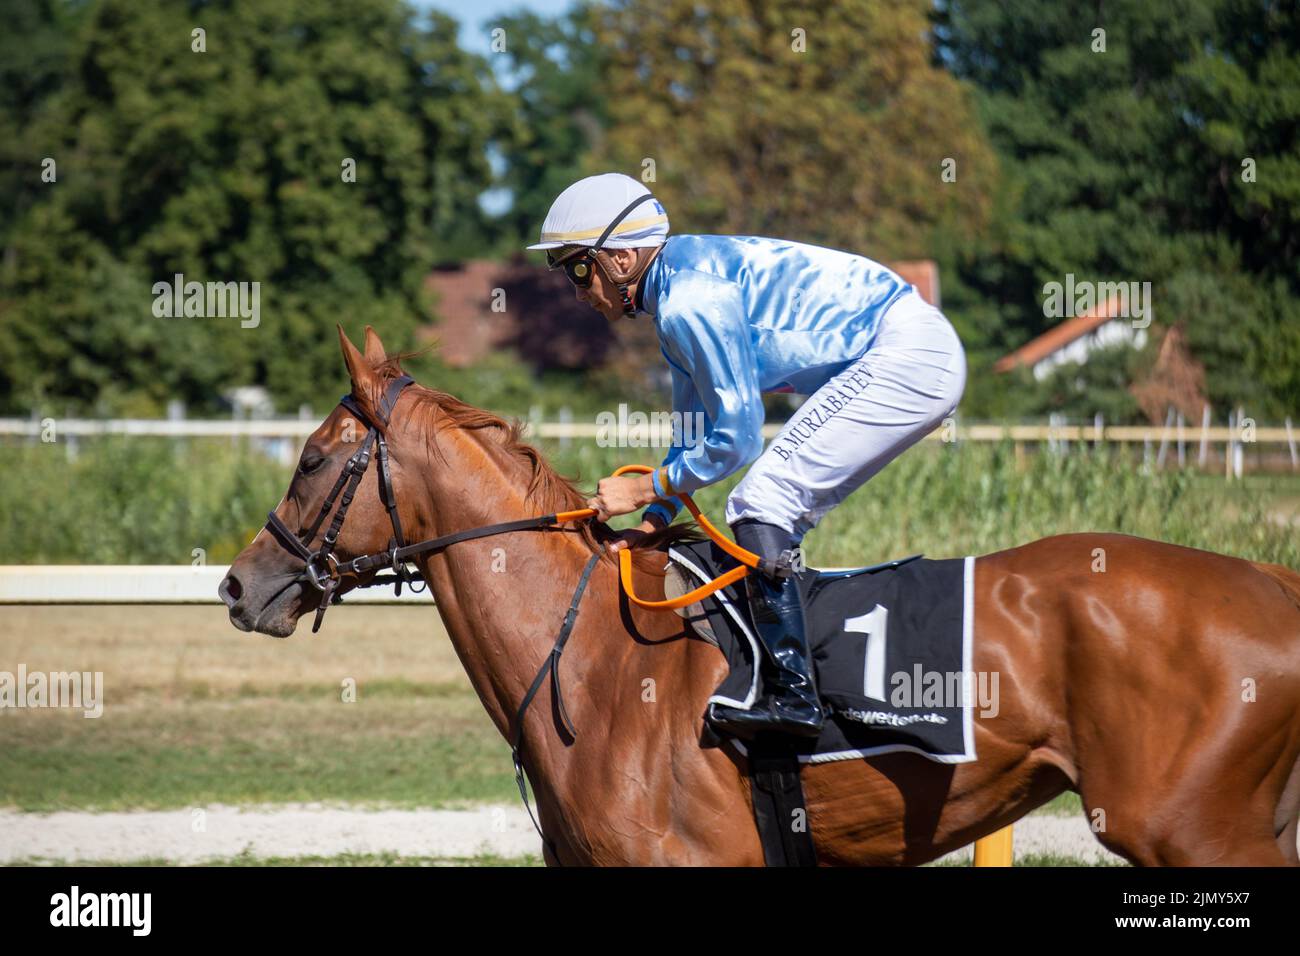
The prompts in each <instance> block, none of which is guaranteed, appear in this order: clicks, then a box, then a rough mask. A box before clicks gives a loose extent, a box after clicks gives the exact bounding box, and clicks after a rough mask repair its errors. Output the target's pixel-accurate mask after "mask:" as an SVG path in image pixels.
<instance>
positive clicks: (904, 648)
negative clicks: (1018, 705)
mask: <svg viewBox="0 0 1300 956" xmlns="http://www.w3.org/2000/svg"><path fill="white" fill-rule="evenodd" d="M669 559H670V561H671V562H672V563H673V564H675V565H676V566H677V567H678V568H679V569H680V570H681V571H682V572H683V573H684V575H685V578H686V584H687V585H688V586H689V587H695V586H696V585H698V584H702V583H704V582H705V581H708V580H711V579H713V578H715V577H717V576H718V575H720V574H722V573H723V572H725V571H727V570H729V569H730V568H733V567H735V565H736V561H735V560H734V559H733V558H732V557H731V556H730V555H728V554H726V553H725V552H723V551H722V550H721V549H719V548H718V547H717V546H716V545H714V544H713V543H712V542H711V541H702V542H698V543H692V544H684V545H676V546H674V547H673V548H672V549H671V550H670V551H669ZM973 561H974V559H973V558H954V559H950V560H942V561H930V560H925V559H923V558H920V557H919V556H918V557H915V558H907V559H903V560H900V561H891V562H888V563H886V564H882V565H876V566H874V567H870V568H860V569H857V570H854V571H841V572H823V571H816V570H813V569H809V570H806V571H803V572H801V573H799V574H798V581H799V588H800V591H801V593H802V594H803V596H804V606H805V609H806V624H807V630H808V640H809V644H810V646H811V649H812V655H813V662H814V667H815V672H816V677H817V686H818V690H819V692H820V694H821V698H822V701H823V703H824V704H825V705H826V707H827V713H828V720H827V721H826V727H825V729H824V730H823V731H822V734H821V736H820V737H819V738H818V739H817V740H816V741H812V740H804V741H799V742H798V743H797V747H798V749H799V751H800V757H799V759H800V760H802V761H805V762H807V761H813V762H821V761H825V760H848V759H853V758H856V757H865V756H872V755H875V754H880V753H888V752H891V751H899V750H902V751H913V752H916V753H919V754H921V755H922V756H925V757H928V758H929V759H931V760H936V761H939V762H942V763H963V762H966V761H969V760H974V759H975V747H974V739H973V731H972V727H971V723H972V713H971V712H972V705H973V704H974V703H975V702H976V700H977V696H976V690H977V687H976V681H975V680H974V675H973V674H972V673H970V660H971V620H970V619H971V616H972V615H971V614H970V613H969V610H968V604H967V595H966V590H967V587H968V586H969V581H970V575H971V574H972V570H971V565H972V563H973ZM694 610H695V612H696V616H697V620H696V623H697V624H702V623H705V622H701V621H699V620H698V615H699V614H702V615H703V616H704V617H705V618H706V619H707V625H708V629H709V630H711V631H712V634H713V635H714V637H715V638H716V640H717V643H718V647H719V649H720V650H721V651H722V653H723V655H724V656H725V657H726V659H727V662H728V663H729V664H730V672H729V673H728V675H727V677H726V679H725V680H724V681H723V682H722V683H721V684H720V685H719V686H718V689H717V690H716V691H715V693H714V695H713V696H712V697H710V698H709V706H710V707H712V706H713V705H714V704H715V703H716V704H726V705H728V706H736V707H741V708H743V709H748V708H749V707H750V706H752V705H753V703H754V702H755V701H756V700H758V698H759V696H760V695H761V694H762V690H763V686H762V681H763V673H764V672H765V671H766V670H767V668H766V667H759V666H756V655H760V654H761V653H762V651H761V650H760V646H759V644H758V642H757V639H756V637H755V636H754V633H753V622H752V620H751V618H750V613H749V602H748V600H747V599H746V597H745V586H744V582H743V581H741V582H739V583H738V584H733V585H731V586H729V587H727V588H723V589H722V590H720V591H718V592H716V593H715V594H713V595H711V596H710V597H707V598H705V599H704V600H703V602H701V604H700V605H696V606H694Z"/></svg>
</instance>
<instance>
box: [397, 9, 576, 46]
mask: <svg viewBox="0 0 1300 956" xmlns="http://www.w3.org/2000/svg"><path fill="white" fill-rule="evenodd" d="M409 2H410V3H411V5H412V6H414V7H415V8H416V9H417V10H430V9H432V10H441V11H442V12H443V13H448V14H450V15H451V16H453V17H455V18H456V20H457V22H459V23H460V45H461V46H462V47H464V48H465V49H466V50H471V51H473V52H475V53H487V52H488V42H489V39H490V38H489V37H488V34H487V31H486V30H485V29H483V24H484V23H485V22H487V21H488V20H491V19H492V18H494V17H496V16H498V15H500V14H502V13H511V12H513V11H515V10H521V9H522V10H531V11H533V12H534V13H536V14H539V15H541V16H554V15H555V14H557V13H561V12H563V11H564V10H567V9H568V8H569V6H570V4H571V2H572V0H409Z"/></svg>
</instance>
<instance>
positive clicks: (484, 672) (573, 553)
mask: <svg viewBox="0 0 1300 956" xmlns="http://www.w3.org/2000/svg"><path fill="white" fill-rule="evenodd" d="M491 440H492V439H490V438H487V439H485V440H484V443H483V444H480V442H479V441H478V440H472V439H469V438H467V437H465V436H462V435H453V434H451V433H444V436H443V438H442V439H441V441H443V442H444V443H445V444H444V446H443V447H444V449H446V455H447V458H448V461H447V463H446V465H445V466H444V465H442V463H441V462H439V467H437V468H436V469H433V471H432V472H431V473H426V480H427V481H428V484H429V487H428V491H427V495H426V501H427V502H428V508H427V509H422V511H423V513H422V514H421V515H420V520H421V523H422V524H424V525H426V527H424V528H421V529H420V537H422V538H428V537H435V536H438V535H444V534H449V533H452V532H455V531H461V530H464V529H467V528H474V527H479V526H482V525H489V524H496V523H498V522H503V521H513V520H516V519H519V518H526V517H532V516H533V515H534V514H540V513H544V512H545V511H547V510H554V509H544V508H539V507H537V506H535V505H531V504H530V503H529V502H527V501H526V500H525V498H524V489H525V488H526V486H527V476H526V475H525V474H524V466H523V465H522V463H520V462H517V461H515V460H514V459H513V456H510V455H508V454H505V453H504V452H503V451H501V450H500V449H494V448H491V447H490V446H488V445H487V444H486V442H488V441H491ZM453 443H454V444H455V446H456V447H455V449H454V450H453V449H450V448H447V446H448V445H452V444H453ZM577 540H578V539H577V536H576V534H575V533H573V532H572V531H536V530H534V531H519V532H513V533H510V534H505V535H499V536H497V535H493V536H489V537H485V538H480V539H477V540H473V541H466V542H462V543H460V544H455V545H452V546H451V547H450V548H448V549H447V550H446V551H445V552H442V553H439V554H434V555H430V556H427V557H426V558H425V559H424V560H423V561H422V562H421V566H420V569H421V571H422V572H423V574H424V577H425V580H426V581H428V582H429V587H430V589H431V590H432V592H433V595H434V599H435V601H436V602H437V605H438V610H439V613H440V614H441V616H442V620H443V623H444V624H445V625H446V628H447V633H448V635H449V636H450V638H451V642H452V646H453V647H454V648H455V649H456V654H457V656H459V657H460V660H461V663H462V664H463V665H464V667H465V671H466V673H467V674H468V675H469V679H470V682H471V684H473V686H474V690H475V691H476V692H477V693H478V695H479V697H480V699H481V700H482V701H483V705H484V707H486V708H487V712H488V715H489V716H490V717H491V718H492V721H493V723H495V724H496V725H497V729H498V730H500V731H501V733H502V734H503V735H507V736H508V735H509V732H510V729H511V727H512V726H513V722H514V718H515V712H516V710H517V709H518V707H519V704H520V702H521V701H522V700H523V697H524V694H525V693H526V692H527V689H528V686H529V685H530V684H531V683H532V680H533V678H534V676H535V675H536V673H537V670H538V668H539V667H540V666H541V664H542V662H543V661H544V660H545V659H546V655H547V654H548V653H549V652H550V649H551V646H552V644H553V642H554V640H555V637H556V635H557V634H558V632H559V629H560V626H561V624H562V622H563V619H564V615H565V612H566V611H567V609H568V605H569V601H570V600H571V599H572V597H573V591H574V589H575V587H576V586H577V583H578V578H579V576H580V575H581V571H582V566H583V563H584V562H585V561H586V560H587V559H588V558H589V557H590V552H589V551H588V550H587V549H586V548H585V547H580V546H579V545H578V544H577V543H576V542H577Z"/></svg>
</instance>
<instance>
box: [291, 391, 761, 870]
mask: <svg viewBox="0 0 1300 956" xmlns="http://www.w3.org/2000/svg"><path fill="white" fill-rule="evenodd" d="M414 381H415V380H414V379H413V378H411V377H410V376H409V375H402V376H400V377H398V378H395V379H393V381H392V382H390V383H389V385H388V388H387V389H386V390H385V391H384V396H383V398H382V399H381V400H380V402H379V408H378V412H379V417H380V419H381V423H380V424H376V423H375V422H374V421H372V420H371V419H370V417H369V416H367V415H366V414H365V412H363V411H362V410H361V406H360V405H358V404H357V402H356V400H355V399H353V397H352V396H351V395H345V396H343V398H341V399H339V402H340V404H342V405H343V406H344V407H345V408H347V409H348V411H350V412H351V413H352V414H353V415H355V416H356V417H357V419H358V420H359V421H361V422H362V423H363V424H365V426H366V435H365V438H363V439H362V440H361V446H360V447H359V448H358V449H357V450H356V452H355V453H354V454H353V455H352V456H351V457H350V458H349V459H348V460H347V463H346V464H345V465H344V466H343V471H342V472H341V473H340V474H339V477H338V479H337V480H336V481H335V482H334V487H333V488H331V489H330V493H329V494H328V495H326V496H325V501H324V502H323V503H322V504H321V507H320V511H319V512H318V513H317V515H316V520H315V521H313V522H312V524H311V527H310V528H308V529H307V530H306V531H305V532H303V533H302V534H301V535H298V534H294V533H293V531H292V530H290V528H289V526H288V525H286V524H285V523H284V521H283V520H281V518H280V516H279V515H277V514H276V513H275V512H274V511H272V512H270V513H269V514H268V515H267V518H266V528H267V529H268V530H269V531H270V532H271V534H272V536H273V537H274V538H275V539H276V541H278V542H279V543H280V545H281V547H283V548H284V549H285V550H287V551H289V552H290V553H292V554H294V555H295V556H297V557H299V558H301V559H302V562H303V567H302V570H301V571H300V572H299V573H298V577H297V579H296V580H297V581H300V582H303V583H306V584H308V585H310V586H311V587H313V588H315V589H316V590H317V591H319V592H320V603H319V604H318V605H317V607H316V619H315V622H314V623H313V624H312V629H311V630H312V633H313V634H315V633H316V632H317V631H319V630H320V627H321V623H322V622H323V620H324V618H325V612H326V611H327V610H329V608H330V606H331V605H333V604H339V603H341V601H342V595H340V594H339V587H340V585H341V584H342V583H343V579H344V578H356V579H358V580H357V581H356V583H355V584H354V587H358V588H369V587H383V586H387V585H389V584H392V585H393V586H394V588H395V593H396V594H398V595H400V594H401V593H402V585H403V584H409V585H410V586H411V589H412V591H413V592H414V591H415V584H416V582H417V581H419V580H420V576H419V574H418V573H417V572H416V571H415V570H414V569H413V568H411V567H409V566H408V564H407V562H408V561H410V559H411V558H413V557H415V556H416V555H419V554H428V553H431V552H434V551H441V550H443V549H445V548H448V547H450V546H451V545H453V544H459V543H460V542H462V541H473V540H475V539H477V538H487V537H490V536H492V535H498V534H509V533H511V532H514V531H533V530H538V529H543V528H551V527H555V526H557V525H561V524H565V523H566V522H569V521H585V520H588V519H590V518H593V517H595V515H596V512H595V510H594V509H592V508H580V509H578V510H575V511H559V512H554V513H552V514H545V515H537V516H536V517H532V518H521V519H519V520H517V521H502V522H499V523H497V524H489V525H481V526H480V527H477V528H467V529H465V530H463V531H456V532H453V533H452V534H445V535H442V536H441V537H438V538H429V539H428V540H426V541H417V542H415V543H413V544H407V543H406V540H405V536H404V535H403V533H402V522H401V519H400V518H399V517H398V513H397V496H396V494H395V492H394V490H393V478H392V473H391V470H390V467H389V460H388V443H387V441H386V440H385V438H384V434H383V428H382V427H381V425H382V426H387V425H388V424H389V422H390V420H391V418H392V414H393V408H394V407H395V406H396V405H397V400H398V398H399V397H400V396H401V394H402V391H403V390H404V389H405V388H406V387H407V386H408V385H411V384H413V383H414ZM372 448H374V449H375V454H374V458H375V460H376V461H377V462H378V466H379V497H380V499H381V500H382V501H383V503H384V507H385V509H386V510H387V511H388V520H389V523H390V524H391V525H392V528H393V536H392V537H391V538H389V539H388V550H386V551H376V552H373V553H371V554H363V555H359V556H358V557H355V558H353V559H352V560H350V561H339V560H338V557H337V555H335V553H334V549H335V546H336V545H337V544H338V538H339V533H340V532H341V531H342V530H343V522H344V521H345V520H346V519H347V514H348V508H349V507H351V505H352V499H353V497H354V496H355V495H356V492H357V488H358V487H360V485H361V480H362V478H364V477H365V474H366V471H367V469H369V467H370V461H371V449H372ZM653 470H654V469H652V468H650V467H649V466H647V465H624V466H623V467H621V468H619V469H618V470H617V471H615V472H614V474H615V476H618V475H624V474H629V473H638V474H646V473H649V472H651V471H653ZM340 495H341V497H340ZM678 497H679V498H680V499H681V500H682V502H683V503H684V504H685V505H686V507H687V509H688V510H689V511H690V513H691V515H692V516H693V517H694V518H695V520H696V522H697V523H698V524H699V525H700V527H701V528H703V529H704V532H705V534H707V535H708V536H709V537H710V538H711V539H712V540H713V541H714V543H716V544H717V545H718V547H720V548H721V549H722V550H723V551H725V552H727V553H728V554H730V555H731V556H732V557H734V558H735V559H736V560H737V561H739V562H740V564H739V565H738V566H737V567H735V568H732V569H731V570H730V571H728V572H726V573H725V574H723V575H721V576H720V577H718V578H715V579H714V580H712V581H710V582H708V583H707V584H703V585H701V586H700V587H697V588H695V589H694V590H692V591H690V592H688V593H686V594H683V595H681V596H680V597H676V598H671V599H668V600H664V601H650V600H645V599H643V598H640V597H637V595H636V594H635V592H634V591H633V589H632V549H631V548H624V549H622V550H621V551H620V552H619V556H618V563H619V580H620V582H621V584H622V587H623V591H624V593H625V594H626V595H627V597H628V600H629V601H631V602H632V603H633V604H636V605H638V606H639V607H643V608H647V609H649V610H654V611H666V610H672V609H674V608H680V607H685V606H687V605H689V604H693V603H695V602H696V601H699V600H701V599H703V598H705V597H707V596H708V595H710V594H712V593H714V592H715V591H718V590H720V589H721V588H724V587H726V586H727V585H729V584H731V583H732V582H734V581H739V580H740V579H741V578H743V577H744V576H745V575H747V574H748V573H749V572H750V570H751V569H755V568H757V569H760V570H767V561H766V560H765V559H763V558H760V557H759V556H758V555H756V554H754V553H752V552H750V551H747V550H745V549H744V548H742V547H740V546H739V545H737V544H736V543H735V542H734V541H732V540H731V539H729V538H727V537H726V536H725V535H724V534H722V532H720V531H719V530H718V529H717V528H716V527H714V525H713V523H712V522H711V521H709V519H708V518H706V517H705V516H704V515H703V514H702V513H701V512H700V509H699V508H697V507H696V505H695V502H694V501H692V500H691V496H690V495H688V494H685V493H683V494H680V495H678ZM335 502H337V503H338V509H337V510H335ZM331 511H333V512H334V518H333V520H332V521H331V522H330V524H329V528H328V529H327V530H326V532H325V535H324V537H323V538H322V539H321V543H320V546H319V547H317V548H316V549H315V550H314V551H313V550H312V548H311V542H312V541H313V540H315V538H316V535H317V533H318V532H319V531H320V527H321V525H322V524H323V523H324V522H325V519H326V518H327V517H329V514H330V512H331ZM599 560H600V555H599V554H593V555H592V556H591V559H590V560H589V561H588V562H587V565H586V567H585V568H584V569H583V571H582V576H581V577H580V578H579V580H578V587H577V589H576V590H575V591H574V594H573V599H572V600H571V601H570V602H569V610H568V613H567V614H565V616H564V622H563V624H562V625H561V626H560V632H559V635H558V636H557V637H556V639H555V644H554V645H553V646H552V648H551V652H550V653H549V654H548V655H547V656H546V659H545V660H544V661H543V662H542V665H541V667H540V669H539V670H538V672H537V676H536V677H535V678H533V683H532V685H531V686H530V687H529V688H528V692H527V693H526V694H525V695H524V699H523V702H522V703H521V704H520V705H519V711H518V713H517V714H516V715H515V725H514V732H513V734H512V736H511V740H510V753H511V758H512V760H513V761H514V767H515V782H516V783H517V784H518V786H519V795H520V797H521V798H522V799H523V802H524V808H525V809H526V810H527V811H528V818H529V819H530V820H531V821H532V823H533V827H534V828H535V829H536V830H537V835H538V836H539V837H541V838H542V842H543V844H544V845H545V846H546V847H547V848H548V849H550V851H551V855H552V857H554V859H555V861H556V862H557V863H558V862H559V855H558V854H557V853H556V849H555V844H554V843H552V842H551V841H550V840H549V839H547V837H546V835H545V834H544V833H542V827H541V824H540V823H539V822H538V820H537V817H536V816H535V815H534V814H533V809H532V805H531V804H530V803H529V800H528V786H527V781H526V779H525V776H524V764H523V744H524V739H523V737H524V717H525V716H526V714H527V712H528V705H529V704H531V703H532V702H533V698H535V697H536V696H537V692H538V691H539V690H541V687H542V684H543V683H544V682H545V680H546V676H547V674H548V673H549V674H550V677H551V685H552V687H553V688H554V692H555V700H556V706H557V710H558V711H559V715H560V720H561V722H562V723H563V724H564V729H565V730H566V731H567V732H568V734H569V736H571V737H575V738H576V737H577V735H578V733H577V730H576V729H574V726H573V722H572V721H571V720H570V719H569V715H568V712H567V711H566V710H565V707H564V698H563V696H562V695H561V692H560V655H561V654H563V653H564V646H565V644H566V643H567V642H568V640H569V635H570V634H571V633H573V627H574V624H575V623H576V621H577V618H578V606H579V605H580V604H581V602H582V596H583V594H584V593H585V592H586V590H587V584H588V582H589V581H590V580H591V574H592V572H593V571H594V570H595V567H596V564H597V562H598V561H599ZM379 569H391V571H392V573H391V574H375V575H374V576H373V577H372V578H371V579H370V580H369V581H364V582H363V581H361V580H359V579H360V576H361V575H363V574H367V573H369V572H371V571H377V570H379ZM427 587H428V585H427V583H426V584H425V588H427ZM422 590H423V589H422Z"/></svg>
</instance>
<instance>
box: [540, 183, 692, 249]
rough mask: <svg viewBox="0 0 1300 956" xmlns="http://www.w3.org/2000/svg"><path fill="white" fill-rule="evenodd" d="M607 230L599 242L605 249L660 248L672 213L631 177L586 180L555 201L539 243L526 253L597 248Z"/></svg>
mask: <svg viewBox="0 0 1300 956" xmlns="http://www.w3.org/2000/svg"><path fill="white" fill-rule="evenodd" d="M638 200H640V201H639V202H638ZM634 203H636V205H633V204H634ZM611 225H612V226H613V228H612V229H610V227H611ZM606 230H609V235H608V237H607V238H606V239H605V241H604V242H603V243H601V247H602V248H605V249H641V248H645V247H648V246H661V245H663V243H664V240H665V239H667V238H668V214H667V213H665V212H664V207H663V206H661V205H659V200H657V199H655V198H654V196H652V195H650V190H648V189H647V188H646V187H645V186H644V185H643V184H642V183H639V182H637V181H636V180H635V179H633V178H632V177H631V176H624V175H623V174H622V173H601V174H600V175H599V176H588V177H587V178H586V179H579V180H578V181H577V182H576V183H574V184H573V185H572V186H570V187H569V188H568V189H566V190H565V191H564V192H562V193H560V195H559V196H558V197H556V200H555V202H553V203H551V211H550V212H548V213H547V214H546V221H545V222H543V223H542V238H541V241H540V242H536V243H534V244H533V245H531V246H529V247H528V248H529V249H558V248H559V247H560V246H594V245H596V244H597V242H598V240H599V239H600V237H601V235H602V234H604V233H605V231H606Z"/></svg>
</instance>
